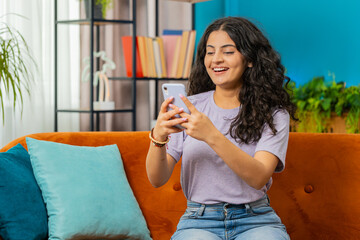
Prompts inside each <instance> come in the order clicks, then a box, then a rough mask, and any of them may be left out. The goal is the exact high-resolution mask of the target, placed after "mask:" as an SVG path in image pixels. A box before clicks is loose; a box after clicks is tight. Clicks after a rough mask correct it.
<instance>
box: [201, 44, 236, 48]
mask: <svg viewBox="0 0 360 240" xmlns="http://www.w3.org/2000/svg"><path fill="white" fill-rule="evenodd" d="M206 47H210V48H215V47H214V46H213V45H210V44H209V45H207V46H206ZM226 47H234V48H236V46H235V45H232V44H225V45H223V46H221V47H220V48H226Z"/></svg>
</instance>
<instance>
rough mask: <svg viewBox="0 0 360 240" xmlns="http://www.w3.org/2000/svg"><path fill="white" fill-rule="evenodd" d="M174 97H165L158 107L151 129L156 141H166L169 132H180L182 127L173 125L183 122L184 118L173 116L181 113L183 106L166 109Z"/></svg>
mask: <svg viewBox="0 0 360 240" xmlns="http://www.w3.org/2000/svg"><path fill="white" fill-rule="evenodd" d="M173 99H174V97H169V98H168V99H166V100H165V101H164V102H163V103H162V104H161V107H160V112H159V115H158V118H157V121H156V125H155V127H154V130H153V138H154V139H156V140H157V141H166V138H167V137H168V136H169V134H171V133H177V132H181V131H183V130H184V129H180V128H177V127H175V125H177V124H180V123H184V122H186V121H187V119H186V118H178V117H175V115H176V114H179V113H182V112H183V111H184V109H183V108H179V109H178V108H177V110H170V111H167V109H168V106H169V104H171V102H172V101H173Z"/></svg>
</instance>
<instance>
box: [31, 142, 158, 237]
mask: <svg viewBox="0 0 360 240" xmlns="http://www.w3.org/2000/svg"><path fill="white" fill-rule="evenodd" d="M26 142H27V145H28V151H29V154H30V160H31V164H32V167H33V170H34V175H35V178H36V181H37V183H38V185H39V187H40V189H41V191H42V195H43V198H44V201H45V203H46V207H47V212H48V215H49V240H52V239H142V240H147V239H151V238H150V232H149V230H148V228H147V225H146V222H145V219H144V217H143V215H142V212H141V210H140V207H139V205H138V203H137V201H136V199H135V197H134V194H133V192H132V190H131V188H130V185H129V183H128V181H127V178H126V175H125V171H124V167H123V163H122V160H121V156H120V152H119V149H118V148H117V146H116V145H109V146H102V147H82V146H72V145H67V144H61V143H56V142H48V141H41V140H36V139H32V138H27V139H26Z"/></svg>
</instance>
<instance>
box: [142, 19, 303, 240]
mask: <svg viewBox="0 0 360 240" xmlns="http://www.w3.org/2000/svg"><path fill="white" fill-rule="evenodd" d="M285 79H286V80H287V83H288V82H289V78H287V77H285V76H284V67H283V66H282V65H281V63H280V57H279V55H278V54H277V53H276V52H275V51H274V50H273V48H272V47H271V46H270V44H269V41H268V40H267V39H266V38H265V37H264V35H263V34H262V33H261V31H260V30H259V29H258V28H257V27H256V26H255V25H254V24H252V23H251V22H249V21H248V20H246V19H243V18H240V17H227V18H222V19H219V20H216V21H215V22H213V23H212V24H211V25H210V26H209V27H208V28H207V29H206V31H205V33H204V35H203V36H202V38H201V40H200V42H199V45H198V51H197V55H196V60H195V65H194V67H193V69H192V72H191V75H190V79H189V96H190V97H189V98H186V97H184V96H182V100H183V101H184V103H185V104H186V106H187V107H188V108H189V110H190V114H187V113H185V112H183V109H179V108H178V107H177V106H174V105H172V104H171V101H172V100H173V98H169V99H167V100H165V101H164V102H163V104H162V106H161V110H160V113H159V116H158V119H157V123H156V125H155V127H154V129H153V130H152V131H151V134H150V138H151V139H152V144H151V145H150V148H149V152H148V155H147V159H146V168H147V174H148V178H149V180H150V182H151V184H152V185H153V186H155V187H160V186H162V185H163V184H165V183H166V182H167V181H168V179H169V177H170V176H171V173H172V171H173V169H174V166H175V164H176V163H177V162H178V161H179V159H180V157H182V169H181V184H182V189H183V191H184V194H185V196H186V198H187V200H188V208H187V210H186V212H185V214H184V215H183V216H182V218H181V219H180V222H179V224H178V227H177V231H176V232H175V234H174V235H173V236H172V239H174V240H178V239H204V240H212V239H214V240H215V239H236V240H239V239H251V240H254V239H262V240H263V239H274V240H275V239H276V240H278V239H289V236H288V234H287V233H286V229H285V226H284V225H283V224H282V223H281V220H280V218H279V217H278V216H277V215H276V213H275V212H274V211H273V209H272V208H271V207H270V205H269V201H268V197H267V195H266V192H267V190H268V189H269V188H270V186H271V183H272V179H271V176H272V174H273V172H274V171H276V172H280V171H282V170H283V169H284V166H285V155H286V150H287V143H288V136H289V118H290V116H291V117H292V118H294V119H295V117H294V114H295V110H296V107H295V105H294V104H293V103H291V101H290V97H289V95H288V93H287V92H286V91H285V90H284V88H283V85H284V80H285ZM287 83H286V85H287ZM168 106H169V107H170V108H171V109H172V110H170V111H167V108H168ZM176 114H180V116H181V118H176V117H175V115H176ZM176 124H180V125H181V126H182V127H183V128H184V129H185V130H183V129H180V128H176V127H174V126H175V125H176ZM170 134H171V136H170ZM169 138H170V141H169ZM167 142H168V144H167V147H164V146H165V144H166V143H167Z"/></svg>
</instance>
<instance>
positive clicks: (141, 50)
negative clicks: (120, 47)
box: [136, 36, 149, 77]
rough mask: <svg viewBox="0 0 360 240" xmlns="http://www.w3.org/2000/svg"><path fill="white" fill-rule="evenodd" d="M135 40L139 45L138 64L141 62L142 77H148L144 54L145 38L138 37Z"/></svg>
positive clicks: (145, 54)
mask: <svg viewBox="0 0 360 240" xmlns="http://www.w3.org/2000/svg"><path fill="white" fill-rule="evenodd" d="M136 40H137V42H138V45H139V55H140V62H141V67H142V71H143V75H144V77H148V76H149V73H148V62H147V53H146V47H145V37H143V36H138V37H136Z"/></svg>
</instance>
